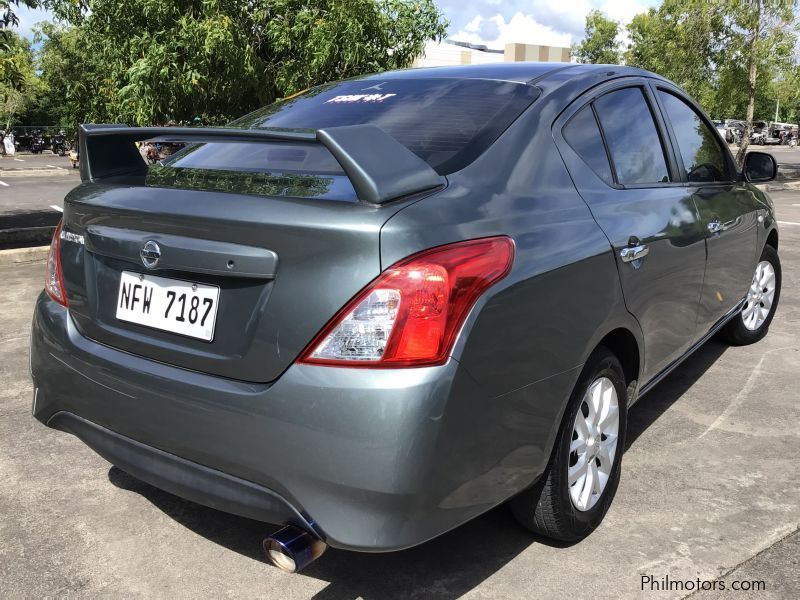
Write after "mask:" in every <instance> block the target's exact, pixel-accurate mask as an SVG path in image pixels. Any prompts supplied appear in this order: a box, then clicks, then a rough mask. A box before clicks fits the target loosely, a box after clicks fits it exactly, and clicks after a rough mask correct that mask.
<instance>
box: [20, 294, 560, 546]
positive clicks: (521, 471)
mask: <svg viewBox="0 0 800 600" xmlns="http://www.w3.org/2000/svg"><path fill="white" fill-rule="evenodd" d="M31 373H32V376H33V380H34V386H35V390H36V391H35V394H34V398H35V400H34V407H33V413H34V416H35V417H36V418H37V419H38V420H40V421H41V422H43V423H45V424H47V425H49V426H51V427H55V428H58V429H62V430H65V431H69V432H70V433H73V434H75V435H77V436H78V437H79V438H81V439H82V440H83V441H84V442H86V443H87V445H89V446H91V447H92V448H94V449H95V450H96V451H97V452H98V453H99V454H101V455H102V456H104V457H105V458H106V459H107V460H109V461H110V462H112V463H113V464H115V465H117V466H119V467H120V468H122V469H123V470H125V471H128V472H130V473H131V474H132V475H134V476H137V477H139V478H140V479H142V480H144V481H147V482H149V483H151V484H153V485H155V486H157V487H159V488H162V489H165V490H167V491H169V492H172V493H175V494H176V495H179V496H182V497H185V498H188V499H191V500H195V501H198V502H200V503H202V504H206V505H209V506H212V507H215V508H219V509H221V510H225V511H228V512H232V513H236V514H241V515H244V516H247V517H252V518H256V519H260V520H263V521H267V522H275V523H286V522H291V523H294V524H296V525H299V526H302V527H304V528H306V529H309V530H312V531H314V532H315V533H317V535H319V536H320V537H321V538H322V539H324V540H325V541H326V542H327V543H328V544H330V545H331V546H334V547H338V548H344V549H350V550H360V551H369V552H380V551H389V550H399V549H402V548H407V547H410V546H414V545H416V544H419V543H422V542H424V541H426V540H428V539H430V538H432V537H435V536H437V535H439V534H441V533H444V532H446V531H448V530H449V529H452V528H453V527H456V526H458V525H460V524H462V523H464V522H466V521H468V520H469V519H471V518H473V517H475V516H477V515H479V514H480V513H482V512H484V511H486V510H488V509H490V508H492V507H493V506H495V505H497V504H499V503H500V502H503V501H504V500H506V499H508V498H509V497H511V496H512V495H514V494H515V493H517V492H519V491H520V490H522V489H524V488H525V487H527V486H528V485H530V484H531V483H532V482H533V481H534V480H535V479H536V477H537V476H538V475H539V474H540V473H541V472H542V470H543V469H544V467H545V465H546V463H547V458H548V456H549V449H550V445H551V443H552V439H553V438H554V436H555V430H556V429H557V425H558V422H559V420H560V408H561V404H562V403H561V402H560V401H559V400H557V398H559V397H560V395H561V393H562V390H563V389H565V388H566V387H567V386H569V385H571V383H570V382H571V380H572V379H573V378H574V374H572V373H571V372H569V373H565V374H561V375H558V376H555V377H552V378H548V379H547V380H543V381H541V382H538V383H536V384H533V385H531V386H528V387H526V388H524V389H522V390H519V391H518V392H515V393H513V394H508V395H505V396H501V397H498V398H489V397H488V396H487V395H486V394H485V393H484V392H483V390H482V388H481V387H480V386H479V385H477V384H476V383H475V382H474V380H473V379H472V378H471V377H470V376H469V375H468V374H467V373H466V371H465V370H464V369H463V368H462V367H461V366H459V364H458V362H457V361H455V360H450V361H449V362H448V363H447V364H445V365H442V366H439V367H430V368H420V369H402V370H372V369H338V368H328V367H321V366H311V365H293V366H292V367H290V368H289V369H288V370H287V371H286V372H285V373H284V374H283V375H282V376H281V377H280V378H279V379H278V380H277V381H275V382H273V383H271V384H253V383H245V382H240V381H235V380H230V379H224V378H220V377H214V376H209V375H205V374H202V373H196V372H191V371H186V370H184V369H180V368H177V367H173V366H170V365H165V364H162V363H158V362H155V361H151V360H147V359H143V358H141V357H137V356H134V355H131V354H127V353H125V352H121V351H119V350H115V349H113V348H109V347H107V346H103V345H101V344H98V343H96V342H93V341H92V340H90V339H87V338H85V337H83V336H82V335H81V334H80V333H79V332H78V331H77V329H76V327H75V325H74V324H73V322H72V319H71V318H70V316H69V313H68V311H67V310H66V309H64V308H63V307H61V306H60V305H58V304H57V303H55V302H53V301H52V300H50V299H49V298H48V297H47V296H46V295H45V294H42V295H41V296H40V298H39V300H38V302H37V305H36V311H35V314H34V320H33V329H32V334H31Z"/></svg>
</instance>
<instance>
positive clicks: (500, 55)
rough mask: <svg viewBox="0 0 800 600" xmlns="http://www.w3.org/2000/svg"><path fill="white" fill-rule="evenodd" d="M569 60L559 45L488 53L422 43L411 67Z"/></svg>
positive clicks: (448, 43) (459, 44)
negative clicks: (419, 54) (419, 53)
mask: <svg viewBox="0 0 800 600" xmlns="http://www.w3.org/2000/svg"><path fill="white" fill-rule="evenodd" d="M570 58H571V54H570V49H569V48H561V47H558V46H537V45H534V44H506V47H505V49H503V50H491V49H489V48H487V47H486V46H483V45H479V44H469V43H466V42H457V41H453V40H445V41H443V42H428V43H427V44H425V50H424V51H423V54H422V55H421V56H419V57H418V58H417V59H416V60H415V61H414V64H413V65H412V66H414V67H443V66H449V65H477V64H483V63H494V62H520V61H534V62H570Z"/></svg>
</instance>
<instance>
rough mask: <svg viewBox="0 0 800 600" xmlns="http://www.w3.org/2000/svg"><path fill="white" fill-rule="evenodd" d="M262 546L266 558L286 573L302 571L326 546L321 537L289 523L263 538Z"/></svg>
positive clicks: (320, 554)
mask: <svg viewBox="0 0 800 600" xmlns="http://www.w3.org/2000/svg"><path fill="white" fill-rule="evenodd" d="M263 546H264V552H265V553H266V555H267V560H269V562H270V563H272V564H273V565H274V566H276V567H278V568H279V569H280V570H281V571H286V572H287V573H297V572H299V571H302V570H303V569H305V568H306V567H307V566H308V565H310V564H311V563H312V562H314V561H315V560H317V559H318V558H319V557H320V556H322V553H323V552H325V550H326V549H327V548H328V545H327V544H326V543H325V542H323V541H322V540H321V539H319V538H317V537H314V536H313V535H311V534H310V533H308V532H306V531H303V530H302V529H298V528H297V527H293V526H291V525H287V526H286V527H284V528H283V529H280V530H278V531H276V532H275V533H273V534H272V535H271V536H269V537H268V538H265V539H264V543H263Z"/></svg>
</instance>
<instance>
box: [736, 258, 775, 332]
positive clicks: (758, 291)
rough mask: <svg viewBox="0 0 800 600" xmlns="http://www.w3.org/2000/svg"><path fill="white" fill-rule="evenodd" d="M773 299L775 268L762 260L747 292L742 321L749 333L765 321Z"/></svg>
mask: <svg viewBox="0 0 800 600" xmlns="http://www.w3.org/2000/svg"><path fill="white" fill-rule="evenodd" d="M774 299H775V268H774V267H773V266H772V263H770V262H769V261H766V260H762V261H761V262H760V263H758V265H756V272H755V273H754V274H753V281H752V283H751V284H750V289H749V290H748V291H747V298H746V299H745V303H744V307H743V308H742V321H743V322H744V326H745V327H746V328H747V329H749V330H750V331H755V330H756V329H758V328H759V327H761V325H763V324H764V321H766V320H767V317H768V316H769V313H770V311H771V310H772V303H773V300H774Z"/></svg>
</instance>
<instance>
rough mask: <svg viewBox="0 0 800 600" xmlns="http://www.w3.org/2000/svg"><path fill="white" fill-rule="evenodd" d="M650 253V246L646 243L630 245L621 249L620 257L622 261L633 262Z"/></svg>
mask: <svg viewBox="0 0 800 600" xmlns="http://www.w3.org/2000/svg"><path fill="white" fill-rule="evenodd" d="M648 254H650V248H648V247H647V246H646V245H645V244H639V245H638V246H628V247H627V248H623V249H622V250H620V251H619V257H620V258H621V259H622V262H633V261H634V260H639V259H640V258H644V257H645V256H647V255H648Z"/></svg>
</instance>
